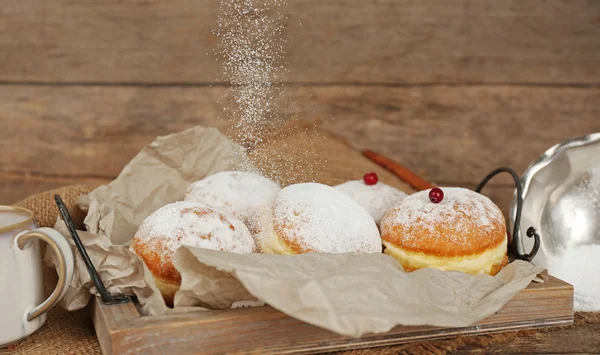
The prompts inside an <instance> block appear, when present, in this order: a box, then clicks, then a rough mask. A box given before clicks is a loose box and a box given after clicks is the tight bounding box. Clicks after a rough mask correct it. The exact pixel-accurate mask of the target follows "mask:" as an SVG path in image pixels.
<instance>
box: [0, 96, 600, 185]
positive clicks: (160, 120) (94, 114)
mask: <svg viewBox="0 0 600 355" xmlns="http://www.w3.org/2000/svg"><path fill="white" fill-rule="evenodd" d="M288 91H289V92H288V94H287V95H286V96H284V97H283V98H282V100H285V105H283V108H282V109H281V110H282V111H281V115H286V117H291V118H298V119H301V120H304V121H305V122H316V123H318V126H319V127H320V128H322V129H324V130H327V131H329V132H331V133H334V134H335V135H337V136H340V137H342V138H343V139H345V140H346V141H347V142H348V143H349V144H350V145H351V146H352V147H354V148H355V149H358V150H362V149H372V150H375V151H377V152H378V153H381V154H384V155H386V156H388V157H390V158H392V159H394V160H396V161H399V162H402V163H403V164H404V165H406V166H407V167H409V168H410V169H412V170H414V171H415V172H416V173H417V174H419V175H421V176H423V177H424V178H426V179H428V180H430V181H432V182H437V183H444V184H455V185H459V184H476V183H477V182H479V180H480V179H482V178H483V177H484V176H485V175H486V174H487V173H488V172H489V171H491V170H492V169H494V168H496V167H498V166H501V165H508V166H512V167H514V168H515V169H517V170H518V171H519V172H523V171H524V170H525V168H526V167H527V166H528V165H529V164H530V163H531V162H532V161H534V160H535V159H537V157H538V156H539V155H540V154H541V153H542V152H544V151H545V150H546V149H547V148H549V147H550V146H552V145H554V144H556V143H558V142H561V141H563V140H565V139H568V138H573V137H576V136H579V135H584V134H588V133H591V132H599V131H600V120H599V119H598V117H600V88H544V87H542V88H540V87H513V86H497V87H496V86H494V87H489V86H466V87H465V86H458V87H455V86H435V87H411V88H392V87H385V86H383V87H382V86H378V87H364V86H363V87H344V86H327V87H301V88H290V89H289V90H288ZM225 92H226V89H225V88H221V87H213V88H208V87H120V86H117V87H81V86H74V87H71V86H66V87H43V86H42V87H39V86H28V85H24V86H20V85H8V86H0V126H1V127H2V130H0V149H1V150H2V152H3V154H2V155H0V170H2V171H8V172H34V173H39V174H42V173H43V174H50V175H53V176H64V177H69V178H77V177H81V176H85V177H99V178H112V177H114V176H116V175H117V174H118V173H119V172H120V170H121V169H122V168H123V166H124V165H125V164H126V163H127V162H128V161H129V160H130V159H131V158H132V157H133V156H134V155H135V154H136V153H137V152H138V151H139V150H140V149H141V148H142V147H143V146H145V145H146V144H148V143H150V142H151V141H152V140H153V139H154V138H155V137H156V136H159V135H166V134H168V133H172V132H177V131H181V130H183V129H186V128H189V127H192V126H194V125H197V124H203V125H209V126H214V127H217V128H219V129H221V130H222V131H223V132H226V131H227V127H229V126H230V123H229V122H227V121H225V120H223V119H219V117H223V111H222V109H223V106H222V103H225V104H226V103H227V101H225V99H224V96H225ZM219 102H221V103H219ZM494 183H501V184H505V185H509V184H511V182H510V180H509V179H507V178H506V177H504V178H500V177H499V178H498V179H497V180H494Z"/></svg>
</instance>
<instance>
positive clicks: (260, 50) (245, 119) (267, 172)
mask: <svg viewBox="0 0 600 355" xmlns="http://www.w3.org/2000/svg"><path fill="white" fill-rule="evenodd" d="M286 5H287V3H286V1H284V0H222V1H221V6H220V9H219V17H218V28H217V29H216V31H215V35H216V36H218V37H219V38H220V39H221V42H220V51H219V53H218V54H219V56H220V57H221V58H222V60H223V75H224V77H225V79H226V80H227V81H228V82H229V83H230V85H231V86H230V87H229V88H228V90H227V104H226V105H225V108H224V110H225V115H226V117H227V119H228V120H229V121H230V122H231V127H230V130H231V132H230V135H231V136H232V137H233V138H234V140H236V141H237V142H238V143H240V144H241V145H242V146H243V147H245V148H246V149H247V150H248V151H254V150H255V149H256V148H257V147H259V146H260V145H262V144H264V143H266V142H267V141H271V140H277V142H278V143H277V144H273V145H272V146H271V147H270V149H263V150H261V153H260V156H258V157H257V156H254V158H255V159H258V160H260V164H258V165H257V170H253V169H252V168H251V167H241V169H243V170H247V171H256V172H259V173H260V174H262V175H264V176H266V177H268V178H271V179H273V180H275V181H277V182H281V181H284V180H287V181H289V180H295V179H294V175H302V176H303V177H305V176H306V175H308V174H307V172H308V173H310V174H312V175H313V178H312V179H314V175H317V174H318V170H317V169H316V168H315V167H314V166H313V165H315V163H311V164H307V162H311V161H314V159H309V158H308V157H309V156H315V155H316V154H317V152H316V151H315V150H314V149H312V146H313V145H314V144H310V143H309V144H306V145H304V146H302V147H299V148H301V149H303V151H302V152H300V153H301V154H293V156H292V157H290V153H289V152H288V150H289V149H287V147H285V144H286V141H287V139H286V138H285V137H286V136H288V135H289V134H290V133H291V132H292V131H299V132H301V133H302V132H303V130H304V131H307V130H306V129H305V128H304V129H303V130H302V129H299V127H298V126H299V125H298V124H292V123H293V122H294V120H292V118H293V117H291V116H293V115H290V114H289V113H287V112H285V106H286V105H287V103H288V102H289V99H288V98H287V96H288V95H287V92H286V86H284V84H283V83H284V81H285V80H284V79H285V76H286V75H288V74H289V70H288V69H286V65H287V62H286V61H285V44H286V40H285V38H284V36H283V31H284V29H285V26H286V25H287V21H288V20H289V16H288V15H287V14H286V13H285V11H284V9H285V7H286ZM305 133H306V132H305ZM307 137H310V136H307Z"/></svg>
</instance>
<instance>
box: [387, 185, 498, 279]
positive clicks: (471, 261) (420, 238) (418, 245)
mask: <svg viewBox="0 0 600 355" xmlns="http://www.w3.org/2000/svg"><path fill="white" fill-rule="evenodd" d="M381 238H382V240H383V245H384V246H385V251H384V252H385V253H386V254H388V255H390V256H392V257H394V258H396V260H398V261H399V262H400V264H402V266H403V268H404V269H405V271H413V270H416V269H421V268H436V269H441V270H454V271H462V272H465V273H468V274H472V275H476V274H489V275H495V274H496V273H498V272H499V271H500V269H502V268H503V267H504V266H505V265H506V264H507V263H508V258H507V234H506V222H505V220H504V216H503V215H502V212H501V211H500V209H499V208H498V207H497V206H496V205H495V204H494V203H493V202H492V201H491V200H490V199H489V198H487V197H485V196H483V195H481V194H479V193H477V192H474V191H471V190H467V189H463V188H441V189H439V188H435V189H430V190H425V191H421V192H417V193H415V194H412V195H410V196H408V197H406V198H404V199H402V200H401V201H400V202H399V203H398V204H396V205H395V206H394V207H392V208H391V209H390V210H388V211H387V212H386V213H385V215H384V217H383V219H382V220H381Z"/></svg>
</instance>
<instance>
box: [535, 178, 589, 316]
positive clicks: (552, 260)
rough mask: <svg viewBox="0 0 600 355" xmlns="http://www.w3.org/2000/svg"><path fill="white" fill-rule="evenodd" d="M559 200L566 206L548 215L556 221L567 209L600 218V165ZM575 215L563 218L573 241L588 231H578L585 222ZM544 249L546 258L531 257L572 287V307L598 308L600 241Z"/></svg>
mask: <svg viewBox="0 0 600 355" xmlns="http://www.w3.org/2000/svg"><path fill="white" fill-rule="evenodd" d="M562 201H564V202H563V203H568V204H569V206H565V208H562V209H556V210H554V211H552V215H551V218H553V219H555V221H561V220H563V219H564V217H565V216H563V215H562V214H560V212H561V211H569V210H570V211H573V213H578V212H581V211H585V212H589V213H590V214H589V215H588V216H586V217H587V218H594V216H595V217H596V218H600V167H599V168H594V169H592V170H590V171H589V172H588V173H587V176H586V178H585V180H584V181H583V182H582V183H581V184H580V185H579V186H577V187H576V188H575V190H574V191H572V192H571V196H566V197H565V198H564V199H563V200H562ZM562 201H561V202H562ZM576 216H577V214H574V215H572V216H570V218H569V219H567V221H566V222H568V225H567V226H568V227H569V228H570V229H571V231H572V233H571V238H572V239H573V240H576V238H577V236H578V235H580V234H581V233H584V234H585V233H587V232H588V231H585V230H584V231H583V232H582V231H581V229H580V227H582V226H583V227H584V228H585V226H586V224H585V223H584V224H582V223H581V221H580V220H578V218H576ZM549 230H550V231H551V230H552V229H551V228H550V229H549ZM595 232H596V235H595V239H594V240H598V236H599V233H600V231H595ZM557 239H558V238H552V236H549V238H547V240H548V241H553V240H557ZM545 250H546V251H547V252H549V253H548V255H546V258H539V257H538V258H536V259H534V263H535V264H536V265H539V266H542V267H545V268H547V269H548V272H549V273H550V274H552V275H553V276H556V277H558V278H560V279H562V280H565V281H566V282H568V283H570V284H572V285H573V286H574V287H575V310H576V311H584V312H598V311H600V278H598V276H597V274H598V272H600V244H597V243H596V244H582V243H573V244H567V245H566V246H565V245H563V244H559V245H556V244H550V245H549V246H547V247H546V248H545Z"/></svg>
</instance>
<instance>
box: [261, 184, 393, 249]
mask: <svg viewBox="0 0 600 355" xmlns="http://www.w3.org/2000/svg"><path fill="white" fill-rule="evenodd" d="M261 223H262V224H263V225H264V227H265V228H264V229H263V230H262V231H261V232H260V233H259V234H258V236H257V246H258V249H259V250H260V251H261V252H263V253H273V254H288V255H289V254H301V253H308V252H321V253H346V252H365V253H381V249H382V245H381V238H380V236H379V230H378V229H377V226H376V225H375V221H373V218H372V217H371V215H369V212H367V211H366V210H365V209H364V208H363V207H362V206H360V205H359V204H358V203H357V202H356V201H354V200H352V199H351V198H350V197H348V196H347V195H345V194H343V193H341V192H339V191H338V190H336V189H334V188H333V187H331V186H327V185H322V184H317V183H302V184H295V185H290V186H287V187H285V188H284V189H282V190H281V191H280V192H279V193H278V194H277V195H275V198H274V199H273V202H272V204H271V206H270V207H269V208H267V209H265V211H264V213H263V214H262V216H261Z"/></svg>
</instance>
